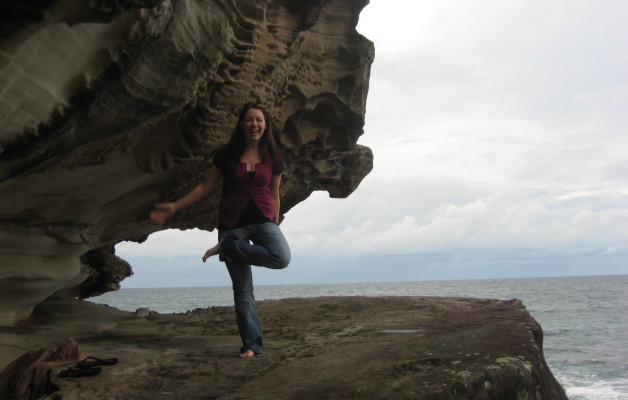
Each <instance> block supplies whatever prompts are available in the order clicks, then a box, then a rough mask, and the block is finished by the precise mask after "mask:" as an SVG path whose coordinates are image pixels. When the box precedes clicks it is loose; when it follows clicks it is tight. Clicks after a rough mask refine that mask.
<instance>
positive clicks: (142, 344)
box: [0, 297, 567, 400]
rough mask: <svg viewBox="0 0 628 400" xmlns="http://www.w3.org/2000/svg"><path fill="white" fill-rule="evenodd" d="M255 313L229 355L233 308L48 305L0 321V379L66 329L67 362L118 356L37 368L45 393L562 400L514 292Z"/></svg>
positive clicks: (280, 307)
mask: <svg viewBox="0 0 628 400" xmlns="http://www.w3.org/2000/svg"><path fill="white" fill-rule="evenodd" d="M258 310H259V313H260V317H261V319H262V323H263V328H264V332H265V349H264V353H263V354H262V355H259V356H256V357H254V358H252V359H246V360H241V359H240V358H239V357H238V349H239V346H240V343H239V340H240V339H239V336H238V334H237V328H236V325H235V321H234V318H235V317H234V313H233V309H232V308H231V307H212V308H208V309H197V310H194V311H190V312H187V313H185V314H158V313H154V312H149V311H148V310H140V311H138V312H137V313H129V312H124V311H120V310H116V309H113V308H110V307H106V306H101V305H97V304H93V303H89V302H85V301H79V300H71V301H69V300H50V301H46V302H44V303H42V304H40V305H38V306H37V308H36V311H35V313H34V316H33V318H31V320H30V326H13V327H0V333H1V336H0V337H1V338H2V343H0V350H1V351H0V354H2V356H1V357H0V368H2V369H4V372H3V373H2V374H1V375H0V388H2V387H3V385H4V388H5V389H6V388H7V387H10V386H11V385H10V384H9V383H10V382H8V380H10V379H15V377H16V376H19V375H16V374H15V367H16V364H19V363H17V362H16V361H13V360H15V359H18V358H19V357H20V355H21V354H24V353H26V354H24V355H23V356H22V357H23V359H24V358H25V357H26V356H27V355H28V354H29V353H28V352H29V351H30V352H31V353H30V354H31V356H32V355H33V354H34V352H36V351H38V350H40V349H43V348H46V347H50V348H51V349H52V350H55V346H60V345H61V344H62V343H64V341H65V342H67V340H68V338H69V337H70V338H72V340H73V341H75V344H77V345H78V347H80V349H78V350H79V351H82V353H80V354H79V353H76V352H75V353H72V354H74V355H73V356H75V357H76V358H81V357H85V356H86V355H89V356H94V357H99V358H117V359H118V360H119V362H118V363H117V364H115V365H111V366H103V367H102V372H100V373H99V374H97V375H95V376H91V377H81V378H60V377H59V372H60V371H62V370H64V369H67V368H68V365H54V363H53V364H43V365H44V367H45V369H46V372H47V371H48V370H50V371H51V372H50V374H49V375H45V376H49V377H50V381H49V382H46V385H47V386H48V390H49V391H51V390H54V392H52V393H49V394H48V395H45V396H44V397H43V398H46V399H90V400H93V399H256V400H260V399H261V400H263V399H275V400H276V399H300V400H305V399H528V400H532V399H552V400H560V399H567V397H566V395H565V392H564V390H563V388H562V387H561V386H560V385H559V384H558V382H557V381H556V379H555V378H554V376H553V375H552V373H551V371H550V370H549V368H548V366H547V364H546V362H545V359H544V358H543V350H542V340H543V339H542V338H543V334H542V329H541V327H540V325H539V324H538V323H537V322H536V321H535V320H534V319H533V318H532V317H531V316H530V314H529V313H528V312H527V310H526V308H525V307H524V306H523V305H522V304H521V302H519V301H517V300H510V301H501V300H488V299H467V298H444V297H321V298H308V299H301V298H295V299H284V300H266V301H261V302H259V304H258ZM57 350H58V349H57ZM75 350H76V349H75ZM52 353H54V351H52ZM76 354H78V355H76ZM70 357H72V356H70ZM42 361H49V362H50V361H55V360H50V359H48V360H41V359H40V360H39V361H38V362H39V363H41V362H42ZM57 361H58V362H57V364H58V363H61V364H67V363H69V362H72V361H73V360H65V361H63V360H62V361H59V360H57ZM11 362H13V364H11ZM5 367H6V368H5ZM21 367H22V368H25V366H24V365H22V366H21ZM31 367H32V365H31ZM12 370H13V374H11V372H12ZM7 395H8V393H7V391H6V390H5V393H4V396H5V397H3V398H12V397H10V396H9V397H7ZM14 398H15V397H14Z"/></svg>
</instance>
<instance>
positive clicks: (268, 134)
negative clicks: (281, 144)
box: [225, 103, 279, 171]
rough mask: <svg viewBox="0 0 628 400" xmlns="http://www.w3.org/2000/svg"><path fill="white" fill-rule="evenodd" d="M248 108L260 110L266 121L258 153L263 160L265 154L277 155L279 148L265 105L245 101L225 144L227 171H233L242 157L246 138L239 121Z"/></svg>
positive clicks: (242, 119) (244, 115)
mask: <svg viewBox="0 0 628 400" xmlns="http://www.w3.org/2000/svg"><path fill="white" fill-rule="evenodd" d="M250 109H256V110H260V111H261V112H262V114H263V115H264V120H265V122H266V130H265V131H264V133H263V134H262V138H261V139H260V142H259V153H260V157H261V159H262V161H264V160H265V159H266V157H267V156H270V157H275V156H278V155H279V148H278V146H277V143H276V142H275V136H274V134H273V125H272V121H271V119H270V115H269V114H268V110H266V107H265V106H264V105H263V104H258V103H246V104H245V105H244V106H242V110H241V111H240V114H239V115H238V122H237V123H236V127H235V129H234V130H233V133H232V134H231V138H230V139H229V141H228V142H227V145H226V155H227V159H226V160H225V161H226V166H227V170H229V171H235V166H236V165H237V164H238V163H239V162H240V157H242V154H244V149H245V146H246V138H245V134H244V131H243V130H242V127H241V126H240V123H241V122H242V121H244V118H245V117H246V113H247V111H249V110H250Z"/></svg>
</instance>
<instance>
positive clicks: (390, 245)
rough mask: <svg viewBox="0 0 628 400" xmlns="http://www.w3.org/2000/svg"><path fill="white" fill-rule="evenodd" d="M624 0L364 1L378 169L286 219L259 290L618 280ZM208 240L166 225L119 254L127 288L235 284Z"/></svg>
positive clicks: (370, 122)
mask: <svg viewBox="0 0 628 400" xmlns="http://www.w3.org/2000/svg"><path fill="white" fill-rule="evenodd" d="M627 15H628V2H626V1H624V0H553V1H540V0H526V1H511V0H473V1H469V0H425V1H407V0H371V3H370V4H369V5H368V6H367V7H365V9H364V10H363V11H362V13H361V15H360V23H359V25H358V31H359V32H360V33H361V34H363V35H364V36H366V37H368V38H369V39H370V40H372V41H373V42H374V43H375V49H376V56H375V61H374V63H373V65H372V70H371V78H370V89H369V94H368V100H367V110H366V125H365V128H364V135H363V136H362V137H361V138H360V140H359V141H358V143H359V144H363V145H365V146H368V147H370V148H371V149H372V150H373V153H374V156H375V161H374V169H373V171H372V172H371V173H370V174H369V175H368V176H367V177H366V178H365V179H364V181H363V182H362V183H361V185H360V186H359V188H358V189H357V190H356V191H355V192H354V193H353V194H352V195H351V196H350V197H349V198H347V199H330V198H329V196H328V194H327V193H325V192H316V193H314V194H313V195H312V196H311V197H310V198H309V199H307V200H306V201H304V202H302V203H301V204H299V205H298V206H296V207H295V208H293V209H292V210H290V211H289V212H288V213H287V214H286V215H285V220H284V222H283V223H282V225H281V228H282V230H283V232H284V234H285V236H286V238H287V240H288V242H289V243H290V246H291V249H292V262H291V264H290V266H289V267H288V268H287V269H285V270H279V271H275V270H268V269H265V268H255V271H254V279H255V282H256V284H258V285H279V284H310V283H345V282H397V281H426V280H461V279H501V278H523V277H546V276H578V275H614V274H628V46H626V44H627V43H628V29H626V28H625V20H626V16H627ZM215 242H216V232H202V231H198V230H190V231H185V232H182V231H178V230H168V231H163V232H159V233H155V234H153V235H151V236H150V237H149V239H148V240H147V241H146V242H144V243H143V244H135V243H120V244H118V245H117V246H116V254H117V255H119V256H120V257H122V258H123V259H125V260H127V261H128V262H129V263H130V264H131V265H132V266H133V270H134V272H135V275H134V276H133V277H131V278H127V279H126V280H125V281H123V282H122V286H123V287H124V288H135V287H189V286H229V285H230V281H229V276H228V274H227V271H226V268H225V267H224V265H223V264H222V263H220V262H219V261H218V260H217V259H216V258H212V259H210V261H208V262H207V264H203V263H202V261H201V260H200V258H201V256H202V255H203V254H204V252H205V250H206V249H207V248H208V247H210V246H212V245H213V244H215Z"/></svg>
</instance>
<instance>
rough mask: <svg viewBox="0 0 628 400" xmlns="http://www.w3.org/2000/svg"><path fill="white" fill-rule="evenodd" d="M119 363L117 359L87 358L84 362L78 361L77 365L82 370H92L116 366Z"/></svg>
mask: <svg viewBox="0 0 628 400" xmlns="http://www.w3.org/2000/svg"><path fill="white" fill-rule="evenodd" d="M117 363H118V359H117V358H115V357H114V358H105V359H102V358H96V357H87V358H86V359H84V360H83V361H78V362H77V363H76V365H77V366H78V367H80V368H91V367H97V366H99V365H114V364H117Z"/></svg>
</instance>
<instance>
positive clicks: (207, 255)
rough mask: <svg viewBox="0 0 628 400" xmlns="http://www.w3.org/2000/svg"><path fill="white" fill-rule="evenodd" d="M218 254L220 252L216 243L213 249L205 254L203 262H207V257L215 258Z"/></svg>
mask: <svg viewBox="0 0 628 400" xmlns="http://www.w3.org/2000/svg"><path fill="white" fill-rule="evenodd" d="M219 252H220V243H218V244H217V245H215V246H214V247H212V248H211V249H209V250H207V251H206V252H205V255H204V256H203V262H205V261H207V259H208V258H209V257H211V256H215V255H216V254H218V253H219Z"/></svg>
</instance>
